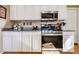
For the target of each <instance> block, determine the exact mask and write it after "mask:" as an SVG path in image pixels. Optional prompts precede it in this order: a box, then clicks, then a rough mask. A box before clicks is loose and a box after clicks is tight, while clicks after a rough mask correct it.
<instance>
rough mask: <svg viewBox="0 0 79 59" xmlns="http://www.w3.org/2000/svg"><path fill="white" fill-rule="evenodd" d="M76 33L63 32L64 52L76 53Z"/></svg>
mask: <svg viewBox="0 0 79 59" xmlns="http://www.w3.org/2000/svg"><path fill="white" fill-rule="evenodd" d="M74 35H75V34H74V32H63V52H74Z"/></svg>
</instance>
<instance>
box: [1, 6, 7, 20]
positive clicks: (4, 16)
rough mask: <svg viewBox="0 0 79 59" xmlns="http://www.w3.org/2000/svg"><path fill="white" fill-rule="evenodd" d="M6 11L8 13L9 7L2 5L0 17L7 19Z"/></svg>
mask: <svg viewBox="0 0 79 59" xmlns="http://www.w3.org/2000/svg"><path fill="white" fill-rule="evenodd" d="M6 13H7V9H6V8H5V7H4V6H2V5H0V18H3V19H6Z"/></svg>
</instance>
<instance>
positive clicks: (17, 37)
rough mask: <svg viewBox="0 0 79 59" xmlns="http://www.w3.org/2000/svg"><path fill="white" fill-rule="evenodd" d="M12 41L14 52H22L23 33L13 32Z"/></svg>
mask: <svg viewBox="0 0 79 59" xmlns="http://www.w3.org/2000/svg"><path fill="white" fill-rule="evenodd" d="M10 40H11V41H12V43H11V44H12V51H14V52H19V51H22V48H21V41H22V39H21V32H12V39H10Z"/></svg>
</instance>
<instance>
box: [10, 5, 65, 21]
mask: <svg viewBox="0 0 79 59" xmlns="http://www.w3.org/2000/svg"><path fill="white" fill-rule="evenodd" d="M43 11H52V12H53V11H58V13H59V15H58V17H59V19H66V6H64V5H11V6H10V20H41V12H43Z"/></svg>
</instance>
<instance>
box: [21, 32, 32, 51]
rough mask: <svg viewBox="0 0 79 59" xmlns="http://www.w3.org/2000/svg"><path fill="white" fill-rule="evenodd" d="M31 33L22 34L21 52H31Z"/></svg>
mask: <svg viewBox="0 0 79 59" xmlns="http://www.w3.org/2000/svg"><path fill="white" fill-rule="evenodd" d="M31 50H32V48H31V32H22V51H23V52H31Z"/></svg>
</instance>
